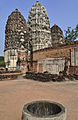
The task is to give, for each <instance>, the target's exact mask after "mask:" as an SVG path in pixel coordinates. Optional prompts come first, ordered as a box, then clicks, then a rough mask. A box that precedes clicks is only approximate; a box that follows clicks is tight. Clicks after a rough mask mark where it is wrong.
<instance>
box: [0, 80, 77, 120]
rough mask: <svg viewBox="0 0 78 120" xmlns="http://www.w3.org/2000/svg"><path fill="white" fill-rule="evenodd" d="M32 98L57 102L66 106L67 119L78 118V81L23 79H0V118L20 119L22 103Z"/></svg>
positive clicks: (0, 119)
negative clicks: (44, 81) (45, 81)
mask: <svg viewBox="0 0 78 120" xmlns="http://www.w3.org/2000/svg"><path fill="white" fill-rule="evenodd" d="M34 100H51V101H56V102H59V103H61V104H63V105H64V106H65V107H66V108H67V120H78V81H74V82H59V83H58V82H47V83H42V82H37V81H33V80H24V79H20V80H10V81H0V120H21V116H22V108H23V105H24V104H25V103H28V102H31V101H34Z"/></svg>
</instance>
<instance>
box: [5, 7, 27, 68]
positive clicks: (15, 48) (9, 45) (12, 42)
mask: <svg viewBox="0 0 78 120" xmlns="http://www.w3.org/2000/svg"><path fill="white" fill-rule="evenodd" d="M27 32H28V29H27V25H26V20H25V19H24V17H23V15H22V14H21V13H20V12H19V11H18V9H16V10H15V11H13V12H12V13H11V15H10V16H9V17H8V20H7V24H6V28H5V50H4V57H5V64H6V69H8V70H16V69H17V68H19V67H18V65H17V64H20V63H18V62H19V61H21V59H23V60H25V59H26V58H20V57H19V56H18V53H19V51H20V52H22V54H25V52H26V44H27V41H28V38H27V34H28V33H27ZM25 57H26V56H25ZM18 60H19V61H18ZM23 62H24V61H23Z"/></svg>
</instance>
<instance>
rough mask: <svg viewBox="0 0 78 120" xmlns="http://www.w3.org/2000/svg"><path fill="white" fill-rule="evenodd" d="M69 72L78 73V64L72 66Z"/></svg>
mask: <svg viewBox="0 0 78 120" xmlns="http://www.w3.org/2000/svg"><path fill="white" fill-rule="evenodd" d="M68 72H69V74H74V75H78V66H71V67H70V68H69V71H68Z"/></svg>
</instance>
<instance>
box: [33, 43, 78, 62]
mask: <svg viewBox="0 0 78 120" xmlns="http://www.w3.org/2000/svg"><path fill="white" fill-rule="evenodd" d="M74 48H78V42H76V43H72V44H68V45H60V46H57V47H52V48H45V49H43V50H38V51H35V52H33V60H38V61H39V60H42V59H45V58H68V57H69V58H70V56H71V50H72V49H74Z"/></svg>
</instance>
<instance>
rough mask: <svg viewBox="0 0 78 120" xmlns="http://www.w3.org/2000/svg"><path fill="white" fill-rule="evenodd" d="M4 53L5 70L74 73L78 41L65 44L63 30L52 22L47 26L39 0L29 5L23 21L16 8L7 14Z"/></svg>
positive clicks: (44, 13)
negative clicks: (26, 17)
mask: <svg viewBox="0 0 78 120" xmlns="http://www.w3.org/2000/svg"><path fill="white" fill-rule="evenodd" d="M4 57H5V65H6V70H8V71H16V70H20V71H21V72H23V73H26V72H27V71H31V72H37V73H44V72H46V71H47V72H49V73H51V74H59V73H60V72H61V71H66V72H67V74H68V73H71V74H78V42H77V41H75V42H72V43H70V44H65V40H64V35H63V31H62V30H61V28H60V27H59V26H58V25H56V24H54V25H53V26H52V27H51V28H50V22H49V18H48V15H47V12H46V9H45V7H44V6H43V5H42V4H41V3H40V2H39V1H37V2H36V3H35V4H34V5H33V6H32V8H31V9H30V11H29V16H28V22H27V24H26V20H25V18H24V17H23V15H22V14H21V13H20V12H19V11H18V9H16V10H15V11H13V12H12V13H11V15H10V16H9V17H8V20H7V24H6V28H5V50H4Z"/></svg>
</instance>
